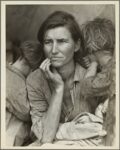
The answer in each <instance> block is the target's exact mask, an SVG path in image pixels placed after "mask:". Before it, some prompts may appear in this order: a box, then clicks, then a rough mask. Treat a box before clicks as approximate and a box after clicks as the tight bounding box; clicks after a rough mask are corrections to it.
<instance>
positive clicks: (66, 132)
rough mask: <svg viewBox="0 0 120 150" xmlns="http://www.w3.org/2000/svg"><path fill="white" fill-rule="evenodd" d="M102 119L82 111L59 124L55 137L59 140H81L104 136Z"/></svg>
mask: <svg viewBox="0 0 120 150" xmlns="http://www.w3.org/2000/svg"><path fill="white" fill-rule="evenodd" d="M102 123H103V120H102V119H101V118H99V117H97V116H95V115H93V114H90V113H82V114H80V115H78V116H76V118H75V119H73V121H71V122H67V123H64V124H61V125H60V126H59V129H58V132H57V134H56V138H57V139H59V140H82V139H88V138H93V137H97V136H105V135H106V132H105V131H103V130H102Z"/></svg>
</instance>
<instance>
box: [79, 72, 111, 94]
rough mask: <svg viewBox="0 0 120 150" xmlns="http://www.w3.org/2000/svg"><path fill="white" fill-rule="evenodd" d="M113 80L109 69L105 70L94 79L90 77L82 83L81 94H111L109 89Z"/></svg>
mask: <svg viewBox="0 0 120 150" xmlns="http://www.w3.org/2000/svg"><path fill="white" fill-rule="evenodd" d="M111 79H112V77H111V72H110V71H109V69H104V70H102V71H101V72H99V73H97V74H96V75H95V76H94V77H89V78H86V79H83V80H82V81H81V85H82V89H81V93H82V94H83V95H87V96H105V95H107V94H109V88H110V86H111V83H112V81H111Z"/></svg>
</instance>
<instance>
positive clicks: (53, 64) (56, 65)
mask: <svg viewBox="0 0 120 150" xmlns="http://www.w3.org/2000/svg"><path fill="white" fill-rule="evenodd" d="M51 65H52V66H53V67H55V68H60V67H62V66H63V65H62V64H61V63H57V62H52V63H51Z"/></svg>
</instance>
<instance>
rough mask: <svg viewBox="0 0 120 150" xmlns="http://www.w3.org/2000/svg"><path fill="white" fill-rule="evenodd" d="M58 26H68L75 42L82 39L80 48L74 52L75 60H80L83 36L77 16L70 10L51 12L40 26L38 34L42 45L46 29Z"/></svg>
mask: <svg viewBox="0 0 120 150" xmlns="http://www.w3.org/2000/svg"><path fill="white" fill-rule="evenodd" d="M56 27H67V29H68V30H69V31H70V33H71V36H72V38H73V40H74V42H77V41H78V40H80V49H79V50H78V51H77V52H75V54H74V59H75V61H77V60H79V58H80V56H81V55H82V53H83V50H84V41H83V36H82V32H81V29H80V26H79V24H78V23H77V21H76V20H75V17H74V16H73V15H72V14H70V13H68V12H65V11H55V12H53V13H52V14H50V15H49V16H48V17H47V19H46V20H45V21H44V22H43V23H42V25H41V26H40V28H39V31H38V36H37V37H38V40H39V41H40V43H41V44H42V47H43V44H44V36H45V33H46V31H47V30H49V29H53V28H56Z"/></svg>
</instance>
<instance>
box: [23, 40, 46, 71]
mask: <svg viewBox="0 0 120 150" xmlns="http://www.w3.org/2000/svg"><path fill="white" fill-rule="evenodd" d="M41 48H42V47H41V44H40V43H39V42H37V41H25V42H22V43H21V45H20V55H21V58H24V59H25V60H26V63H28V65H29V66H30V67H31V68H32V69H33V70H34V69H36V68H38V67H39V65H40V63H41V62H42V61H43V59H44V54H43V51H41Z"/></svg>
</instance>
